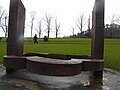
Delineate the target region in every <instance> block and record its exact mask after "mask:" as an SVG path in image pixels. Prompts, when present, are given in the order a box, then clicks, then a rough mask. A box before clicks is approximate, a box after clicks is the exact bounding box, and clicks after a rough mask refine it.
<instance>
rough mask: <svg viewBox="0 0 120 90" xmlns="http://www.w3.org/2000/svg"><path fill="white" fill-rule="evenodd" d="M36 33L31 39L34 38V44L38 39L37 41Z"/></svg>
mask: <svg viewBox="0 0 120 90" xmlns="http://www.w3.org/2000/svg"><path fill="white" fill-rule="evenodd" d="M37 39H38V38H37V34H35V36H34V38H33V40H34V44H35V43H36V44H38V41H37Z"/></svg>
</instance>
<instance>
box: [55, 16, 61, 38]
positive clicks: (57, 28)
mask: <svg viewBox="0 0 120 90" xmlns="http://www.w3.org/2000/svg"><path fill="white" fill-rule="evenodd" d="M55 31H56V38H57V37H58V34H59V32H60V22H58V20H57V17H56V18H55Z"/></svg>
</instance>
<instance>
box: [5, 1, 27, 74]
mask: <svg viewBox="0 0 120 90" xmlns="http://www.w3.org/2000/svg"><path fill="white" fill-rule="evenodd" d="M24 24H25V8H24V5H23V4H22V2H21V0H10V9H9V23H8V38H7V57H6V56H5V57H4V62H3V64H4V66H6V72H7V73H11V72H14V71H15V70H17V69H19V68H18V67H17V66H19V67H20V68H23V67H22V66H25V65H21V63H25V59H24V60H23V59H17V60H16V59H15V58H13V59H11V56H15V57H16V58H18V56H19V58H21V57H20V56H22V55H23V45H24ZM15 60H16V61H15ZM16 62H17V63H16ZM15 64H16V65H15ZM11 66H15V67H12V68H11Z"/></svg>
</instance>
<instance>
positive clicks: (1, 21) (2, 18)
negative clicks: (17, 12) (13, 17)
mask: <svg viewBox="0 0 120 90" xmlns="http://www.w3.org/2000/svg"><path fill="white" fill-rule="evenodd" d="M7 24H8V14H7V13H6V10H5V9H3V8H2V7H1V6H0V27H1V28H2V30H3V32H4V34H5V37H7V34H8V25H7Z"/></svg>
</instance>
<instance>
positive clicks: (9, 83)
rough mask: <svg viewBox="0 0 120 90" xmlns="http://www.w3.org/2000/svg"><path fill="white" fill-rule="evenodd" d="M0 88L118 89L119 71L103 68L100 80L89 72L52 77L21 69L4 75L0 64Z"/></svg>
mask: <svg viewBox="0 0 120 90" xmlns="http://www.w3.org/2000/svg"><path fill="white" fill-rule="evenodd" d="M0 90H120V72H117V71H114V70H111V69H106V68H105V70H104V77H103V79H102V81H101V80H100V79H96V78H93V77H92V75H91V73H90V72H82V73H81V74H79V75H76V76H69V77H55V76H54V77H53V76H44V75H38V74H33V73H29V72H27V71H26V70H25V69H23V70H18V71H16V72H15V73H13V74H11V75H6V73H5V67H4V66H3V65H0Z"/></svg>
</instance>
